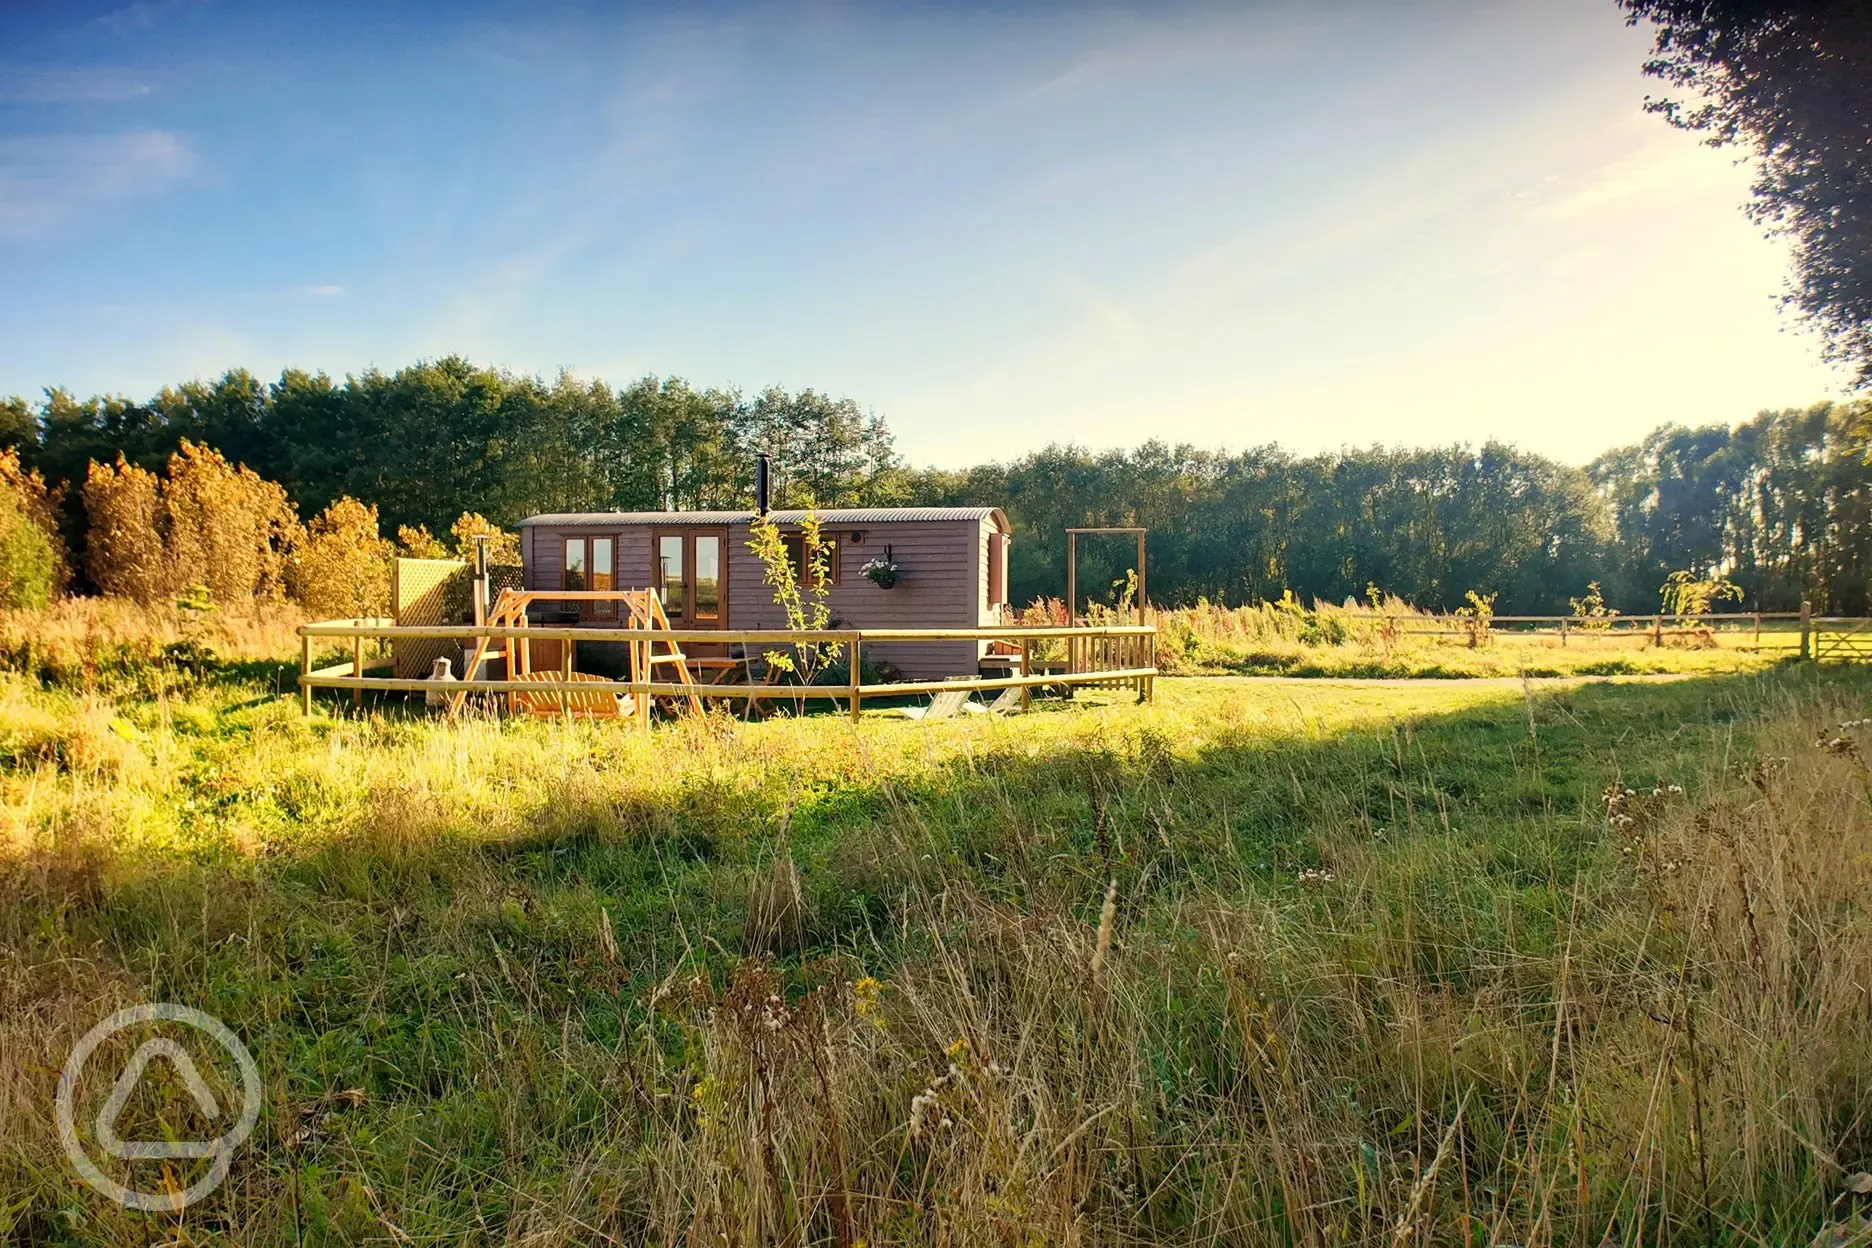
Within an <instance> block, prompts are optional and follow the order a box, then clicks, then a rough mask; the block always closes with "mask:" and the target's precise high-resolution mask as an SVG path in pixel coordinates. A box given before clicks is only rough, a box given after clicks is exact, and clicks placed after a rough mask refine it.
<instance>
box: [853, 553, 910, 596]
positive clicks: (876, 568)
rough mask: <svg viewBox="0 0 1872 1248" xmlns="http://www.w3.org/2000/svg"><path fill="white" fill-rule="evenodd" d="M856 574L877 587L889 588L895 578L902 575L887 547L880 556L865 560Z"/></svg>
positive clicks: (894, 582)
mask: <svg viewBox="0 0 1872 1248" xmlns="http://www.w3.org/2000/svg"><path fill="white" fill-rule="evenodd" d="M858 575H860V576H862V577H864V578H865V580H867V581H870V582H871V583H872V584H873V585H875V586H877V587H878V588H879V589H889V588H890V587H891V586H893V585H895V584H896V583H897V578H898V577H900V576H902V575H903V569H901V568H899V567H898V566H897V564H896V562H895V561H894V560H892V559H891V557H890V550H889V548H888V547H887V548H886V549H885V552H884V555H883V557H882V558H876V559H868V560H866V561H865V565H864V566H863V567H862V568H859V569H858Z"/></svg>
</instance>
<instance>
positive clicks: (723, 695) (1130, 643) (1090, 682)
mask: <svg viewBox="0 0 1872 1248" xmlns="http://www.w3.org/2000/svg"><path fill="white" fill-rule="evenodd" d="M321 638H324V639H330V640H341V639H349V640H350V642H351V654H352V657H351V661H350V662H349V663H338V664H333V665H330V666H327V667H322V668H314V667H313V666H312V661H313V657H312V650H313V644H314V642H315V641H317V640H319V639H321ZM482 638H493V639H508V640H515V641H562V642H579V641H583V642H592V643H613V644H615V643H623V642H669V643H672V644H674V645H679V646H680V645H709V646H736V645H738V646H740V647H741V648H742V650H743V652H744V653H746V654H754V653H756V652H758V651H761V650H784V649H786V648H788V647H791V646H800V645H815V644H836V645H838V646H839V647H840V649H841V657H842V658H843V659H844V660H845V662H846V665H847V670H848V671H849V672H850V676H849V678H848V680H847V681H846V682H845V683H844V684H840V685H784V684H755V683H753V682H752V681H750V682H749V683H746V684H707V683H698V684H677V683H674V682H667V681H652V680H646V679H627V680H602V681H601V680H587V681H581V682H579V683H578V684H577V686H576V688H577V690H578V691H579V692H581V693H595V692H600V691H606V690H608V691H610V692H613V693H627V694H630V695H631V697H632V699H633V700H634V703H635V707H636V710H637V714H638V716H639V719H640V721H641V722H648V718H649V706H650V700H651V699H653V698H664V697H683V698H687V697H689V696H691V695H698V696H701V697H704V698H718V699H724V700H729V701H735V700H739V701H759V700H772V699H780V700H801V699H806V698H831V699H835V700H839V701H844V702H846V703H848V705H849V710H850V713H851V715H852V717H853V718H854V719H856V718H857V716H858V714H859V711H860V709H861V708H862V706H863V704H864V700H865V699H866V698H874V699H875V698H897V697H905V696H908V695H913V694H930V693H939V692H944V691H948V690H958V689H966V690H994V691H999V690H1003V689H1019V690H1021V691H1022V699H1021V700H1022V702H1023V704H1024V703H1025V702H1026V701H1027V698H1028V696H1029V695H1030V693H1031V691H1032V690H1033V689H1034V688H1037V687H1042V686H1048V687H1051V686H1063V687H1066V688H1068V689H1071V688H1081V687H1091V688H1121V689H1132V690H1135V691H1136V692H1137V695H1138V700H1139V701H1150V700H1152V699H1153V698H1154V696H1155V693H1156V679H1157V675H1158V672H1157V630H1156V628H1154V627H1151V626H1149V625H1119V626H1111V627H1079V628H865V629H807V630H798V631H794V630H790V629H693V628H690V629H685V628H671V629H630V630H621V629H611V628H582V627H577V626H573V625H559V626H537V627H536V626H527V627H506V628H503V627H494V626H490V625H476V624H459V625H399V624H397V623H396V622H395V621H394V620H389V619H381V618H378V619H351V620H325V621H321V622H319V623H316V624H302V625H300V626H299V639H300V675H299V689H300V696H301V698H302V704H303V707H304V709H305V711H306V712H307V713H310V712H311V710H312V693H313V690H315V689H337V690H344V689H348V690H351V691H352V695H353V699H354V700H361V699H362V697H363V694H364V693H365V692H366V691H370V690H376V691H378V692H385V693H388V692H409V693H418V692H420V693H430V692H435V693H449V694H457V693H502V694H508V693H516V692H527V693H550V692H552V691H553V690H554V689H555V688H558V687H559V686H558V685H557V684H556V683H554V682H545V683H542V682H541V681H540V680H538V679H537V678H536V679H535V680H533V681H529V682H522V681H515V680H451V681H436V680H424V679H414V678H402V677H396V676H394V675H392V676H372V675H368V674H366V671H367V669H366V665H365V662H364V643H365V642H366V641H368V640H380V641H395V640H398V639H426V640H437V641H441V640H459V641H463V642H472V641H479V640H481V639H482ZM929 641H967V642H976V643H981V642H1008V643H1013V644H1015V645H1017V646H1018V648H1019V649H1018V653H1016V654H1011V655H1005V656H997V657H1003V658H1006V659H1007V660H1008V663H1009V666H1010V667H1011V668H1014V669H1017V670H1018V674H1013V673H1010V674H1009V675H1007V676H971V677H961V678H955V679H949V680H912V681H897V682H892V683H889V684H869V685H867V684H864V683H862V672H863V662H862V656H863V654H864V648H865V647H866V646H867V645H887V644H891V643H903V642H929ZM1054 643H1058V644H1057V645H1055V644H1054ZM1055 649H1057V650H1059V651H1060V652H1061V653H1062V654H1063V656H1064V657H1063V658H1056V659H1042V658H1040V657H1039V656H1040V654H1041V653H1042V652H1043V651H1046V650H1055ZM571 652H572V649H571V647H570V646H567V647H566V648H565V654H566V661H567V662H568V663H569V662H570V658H571ZM511 674H512V673H511V671H510V672H509V675H511ZM566 687H568V688H570V687H573V686H571V684H570V682H567V686H566Z"/></svg>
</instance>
